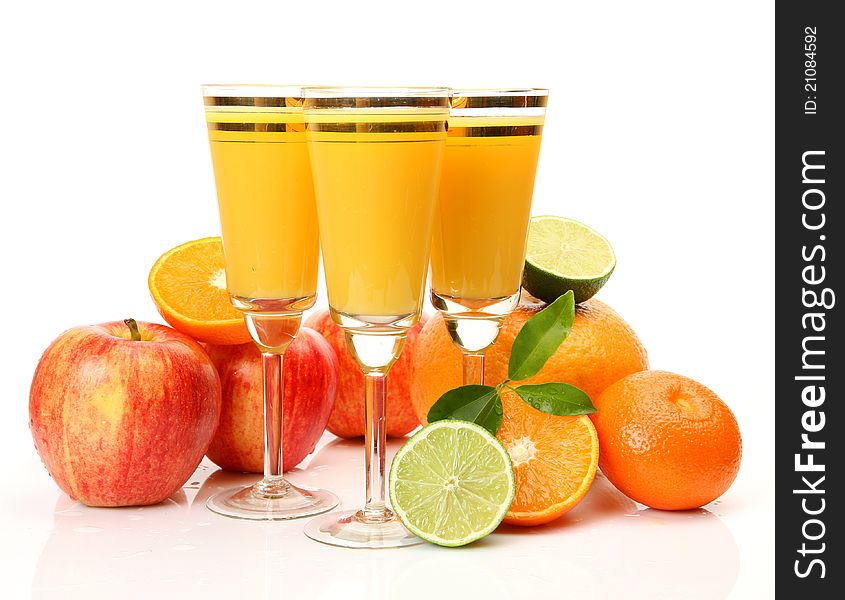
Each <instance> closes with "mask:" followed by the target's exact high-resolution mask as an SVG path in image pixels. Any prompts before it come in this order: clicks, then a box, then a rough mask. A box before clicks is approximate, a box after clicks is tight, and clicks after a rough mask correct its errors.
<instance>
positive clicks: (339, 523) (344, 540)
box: [305, 510, 424, 548]
mask: <svg viewBox="0 0 845 600" xmlns="http://www.w3.org/2000/svg"><path fill="white" fill-rule="evenodd" d="M305 535H307V536H308V537H310V538H311V539H312V540H316V541H318V542H322V543H324V544H330V545H332V546H342V547H343V548H401V547H403V546H414V545H416V544H422V543H423V541H424V540H422V539H420V538H418V537H417V536H415V535H414V534H412V533H410V532H409V531H408V530H407V529H405V527H404V526H403V525H402V523H400V522H399V519H398V518H396V515H394V514H393V513H392V512H390V517H389V518H388V519H387V520H386V521H368V520H365V519H364V518H363V513H362V511H354V510H353V511H339V512H333V513H329V514H327V515H324V516H322V517H318V518H316V519H312V520H311V521H309V522H308V524H307V525H306V526H305Z"/></svg>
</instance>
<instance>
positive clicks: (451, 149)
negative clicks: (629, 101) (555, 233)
mask: <svg viewBox="0 0 845 600" xmlns="http://www.w3.org/2000/svg"><path fill="white" fill-rule="evenodd" d="M547 98H548V90H544V89H525V90H455V91H454V92H453V96H452V111H451V116H450V117H449V135H448V138H447V141H446V156H445V159H444V162H443V170H442V175H441V180H440V194H439V200H438V205H437V212H436V213H435V220H434V229H433V236H432V247H431V301H432V304H434V306H435V308H437V309H438V310H440V311H441V312H442V313H443V315H444V318H445V320H446V324H447V328H448V330H449V333H450V335H451V336H452V340H453V341H454V342H455V344H456V345H457V346H458V347H459V348H460V349H461V351H462V353H463V355H464V383H465V384H474V383H483V373H484V370H483V369H484V367H483V364H484V363H483V361H484V350H485V349H486V348H487V347H488V346H489V345H490V344H492V343H493V341H495V339H496V336H497V335H498V332H499V328H500V327H501V324H502V321H503V319H504V317H505V316H506V315H507V314H508V313H510V312H511V311H512V310H513V309H514V307H515V306H516V304H517V302H518V301H519V292H520V283H521V279H522V269H523V265H524V262H525V244H526V239H527V235H528V220H529V215H530V212H531V198H532V195H533V192H534V176H535V173H536V171H537V160H538V157H539V154H540V142H541V140H542V133H543V124H544V121H545V113H546V101H547Z"/></svg>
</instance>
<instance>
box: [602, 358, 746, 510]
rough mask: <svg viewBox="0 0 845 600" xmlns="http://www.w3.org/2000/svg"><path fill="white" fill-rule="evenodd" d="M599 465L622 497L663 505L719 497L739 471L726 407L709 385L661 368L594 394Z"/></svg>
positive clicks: (737, 445)
mask: <svg viewBox="0 0 845 600" xmlns="http://www.w3.org/2000/svg"><path fill="white" fill-rule="evenodd" d="M593 403H594V404H595V405H596V408H598V412H597V413H595V414H593V415H590V416H591V417H592V419H593V423H595V425H596V429H597V430H598V434H599V449H600V451H599V467H601V470H602V472H603V473H604V474H605V476H606V477H607V478H608V479H609V480H610V481H611V483H613V485H615V486H616V487H617V488H619V490H620V491H621V492H622V493H624V494H625V495H626V496H628V497H630V498H632V499H633V500H636V501H637V502H640V503H642V504H645V505H647V506H651V507H652V508H659V509H663V510H688V509H692V508H698V507H699V506H703V505H705V504H707V503H708V502H712V501H713V500H715V499H716V498H718V497H719V496H721V495H722V494H723V493H724V492H725V491H726V490H727V489H728V488H729V487H730V485H731V483H733V480H734V479H735V478H736V474H737V471H738V470H739V463H740V458H741V455H742V440H741V438H740V434H739V425H738V424H737V422H736V418H735V417H734V414H733V413H732V412H731V409H730V408H728V406H727V405H726V404H725V403H724V402H722V400H721V399H720V398H719V397H718V396H717V395H716V394H715V393H713V391H711V390H710V389H709V388H707V387H705V386H703V385H701V384H700V383H698V382H696V381H693V380H692V379H690V378H688V377H684V376H682V375H676V374H675V373H668V372H666V371H643V372H641V373H635V374H633V375H629V376H628V377H625V378H623V379H620V380H619V381H617V382H616V383H614V384H613V385H611V386H610V387H608V388H607V389H606V390H604V392H603V393H602V394H601V395H600V396H599V397H598V398H594V399H593Z"/></svg>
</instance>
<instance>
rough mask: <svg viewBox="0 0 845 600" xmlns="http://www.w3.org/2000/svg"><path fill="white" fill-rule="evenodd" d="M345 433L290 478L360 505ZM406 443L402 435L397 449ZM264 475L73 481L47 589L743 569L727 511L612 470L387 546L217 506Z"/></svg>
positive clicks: (530, 579)
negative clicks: (542, 498)
mask: <svg viewBox="0 0 845 600" xmlns="http://www.w3.org/2000/svg"><path fill="white" fill-rule="evenodd" d="M332 439H333V438H332V437H331V436H328V435H327V436H326V437H325V438H324V445H322V447H321V448H320V450H319V452H318V453H317V454H316V455H315V456H314V457H313V458H312V459H311V462H310V464H309V467H308V468H307V469H296V470H294V471H291V472H290V473H289V475H290V479H291V480H292V481H294V482H295V483H297V484H298V485H306V486H307V485H309V484H312V485H319V486H321V487H325V488H327V489H331V490H332V491H334V492H336V493H337V494H339V495H340V496H341V499H342V504H341V506H342V507H343V508H354V507H355V506H357V505H358V504H359V503H360V502H361V501H363V484H364V482H363V452H362V450H361V444H360V442H357V441H353V442H345V441H341V440H335V441H331V442H329V443H325V442H328V441H329V440H332ZM397 447H398V443H397V442H393V443H391V444H390V449H389V450H390V452H389V456H390V455H392V453H393V452H395V450H396V449H397ZM254 479H255V475H241V474H232V473H226V472H223V471H219V470H216V467H215V466H214V465H212V464H210V463H206V462H204V463H203V464H202V465H200V467H199V468H198V469H197V471H196V473H195V475H194V477H193V478H192V479H191V480H190V481H189V482H188V483H187V484H186V485H185V487H184V488H183V490H182V491H180V492H179V493H178V494H176V495H174V496H173V497H172V498H170V499H169V500H167V501H166V502H164V503H162V504H159V505H157V506H150V507H141V508H123V509H94V508H88V507H86V506H83V505H81V504H78V503H76V502H73V501H71V500H70V499H69V498H67V497H66V496H64V495H63V494H61V495H59V498H58V501H57V502H56V506H55V513H54V515H53V519H54V526H53V530H52V532H51V533H50V535H49V539H48V540H47V542H46V544H45V546H44V549H43V551H42V552H41V556H40V558H39V560H38V564H37V568H36V572H35V578H34V581H33V597H34V598H82V597H85V598H100V597H103V598H111V597H116V596H117V595H120V596H122V597H129V598H134V597H164V598H170V597H175V596H176V595H177V594H193V595H196V596H202V597H203V598H234V597H246V596H247V595H248V596H249V597H253V598H256V597H257V598H277V597H284V596H287V595H297V596H300V595H306V594H307V595H308V597H310V598H316V599H320V600H323V599H334V598H343V599H356V598H367V599H375V600H381V599H394V598H403V599H414V598H426V599H427V600H431V598H438V599H439V598H453V597H454V598H476V597H478V598H485V599H486V600H499V599H509V598H524V597H525V598H528V597H533V598H552V597H561V595H569V594H573V595H574V594H575V593H579V594H582V593H588V594H590V597H592V598H617V597H622V596H624V597H626V598H673V599H674V598H701V599H707V600H712V599H714V598H724V597H726V596H727V595H728V594H729V592H730V590H731V588H732V587H733V585H734V582H735V580H736V578H737V575H738V572H739V552H738V549H737V546H736V543H735V542H734V539H733V536H732V535H731V533H730V531H729V530H728V528H727V527H726V526H725V525H724V524H723V523H722V521H721V520H720V519H719V517H717V516H716V515H714V514H713V513H711V512H708V511H707V510H698V511H689V512H682V513H671V512H663V511H656V510H650V509H643V507H641V506H639V505H637V504H635V503H634V502H632V501H631V500H629V499H628V498H626V497H625V496H623V495H622V494H620V493H619V492H618V491H616V489H615V488H613V486H612V485H610V483H609V482H608V481H607V480H606V479H605V478H604V477H602V476H600V475H599V476H598V477H597V478H596V482H595V483H594V485H593V487H592V488H591V490H590V492H589V494H588V495H587V497H586V499H585V500H584V502H582V503H581V505H579V506H578V507H577V508H576V509H575V510H573V511H572V512H571V513H569V514H568V515H566V516H564V517H563V518H562V519H559V520H558V521H556V522H554V523H551V524H549V525H547V526H544V527H532V528H519V527H512V526H502V527H500V528H499V530H497V531H496V532H495V533H494V534H492V535H490V536H488V537H487V538H485V539H483V540H481V541H479V542H477V543H475V544H472V545H471V546H468V547H465V548H459V549H445V548H438V547H435V546H432V545H429V544H424V545H422V546H415V547H411V548H402V549H395V550H378V551H367V550H348V549H343V548H335V547H331V546H325V545H323V544H318V543H315V542H312V541H311V540H309V539H308V538H306V537H305V536H304V534H303V533H302V526H303V524H304V523H305V521H303V520H298V521H288V522H277V523H260V522H258V523H256V522H248V521H240V520H235V519H228V518H225V517H221V516H218V515H215V514H213V513H211V512H210V511H208V510H207V509H206V508H205V501H206V499H207V498H208V497H209V496H211V495H213V494H215V493H217V492H218V491H219V490H221V489H224V488H227V487H231V486H233V485H239V484H244V485H246V484H248V483H251V482H253V481H254Z"/></svg>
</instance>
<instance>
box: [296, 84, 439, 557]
mask: <svg viewBox="0 0 845 600" xmlns="http://www.w3.org/2000/svg"><path fill="white" fill-rule="evenodd" d="M304 95H305V105H304V112H305V124H306V139H307V140H308V148H309V151H310V156H311V167H312V170H313V177H314V191H315V195H316V200H317V218H318V221H319V227H320V245H321V247H322V250H323V261H324V267H325V274H326V288H327V291H328V296H329V308H330V312H331V315H332V318H333V319H334V321H335V322H336V323H337V324H338V325H340V326H341V327H342V328H343V330H344V333H345V336H346V342H347V346H348V348H349V350H350V353H351V354H352V356H353V357H354V359H355V361H356V363H357V364H358V366H359V367H360V368H361V370H362V371H363V373H364V380H365V398H364V401H365V407H366V409H365V414H366V429H365V431H366V434H365V438H366V439H365V443H366V503H365V505H364V507H363V508H361V509H360V510H355V511H347V512H337V513H330V514H328V515H324V516H321V517H318V518H316V519H313V520H312V521H310V522H309V523H308V524H307V525H306V528H305V533H306V535H308V536H309V537H311V538H312V539H315V540H317V541H320V542H324V543H327V544H332V545H335V546H344V547H348V548H390V547H397V546H407V545H411V544H416V543H419V542H420V540H419V539H418V538H416V537H414V536H413V535H412V534H410V533H408V532H407V531H406V530H405V528H404V527H403V526H402V524H401V523H400V522H399V521H398V519H397V518H396V516H395V515H394V513H393V511H391V510H390V509H389V508H388V507H387V505H386V503H385V495H384V487H385V481H384V473H385V401H386V389H387V387H386V386H387V375H388V371H389V370H390V367H391V365H392V364H393V363H394V362H395V361H396V359H397V358H398V357H399V354H400V352H401V351H402V346H403V344H404V341H405V336H406V334H407V332H408V329H409V328H411V327H412V326H413V325H414V324H415V323H417V321H418V320H419V316H420V311H421V308H422V302H423V294H424V288H425V278H426V273H427V267H428V261H429V248H430V243H431V227H432V223H433V219H434V209H435V202H436V199H437V188H438V184H439V182H440V167H441V162H442V159H443V151H444V147H445V141H446V128H447V119H448V117H449V90H448V89H447V88H306V89H305V90H304Z"/></svg>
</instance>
